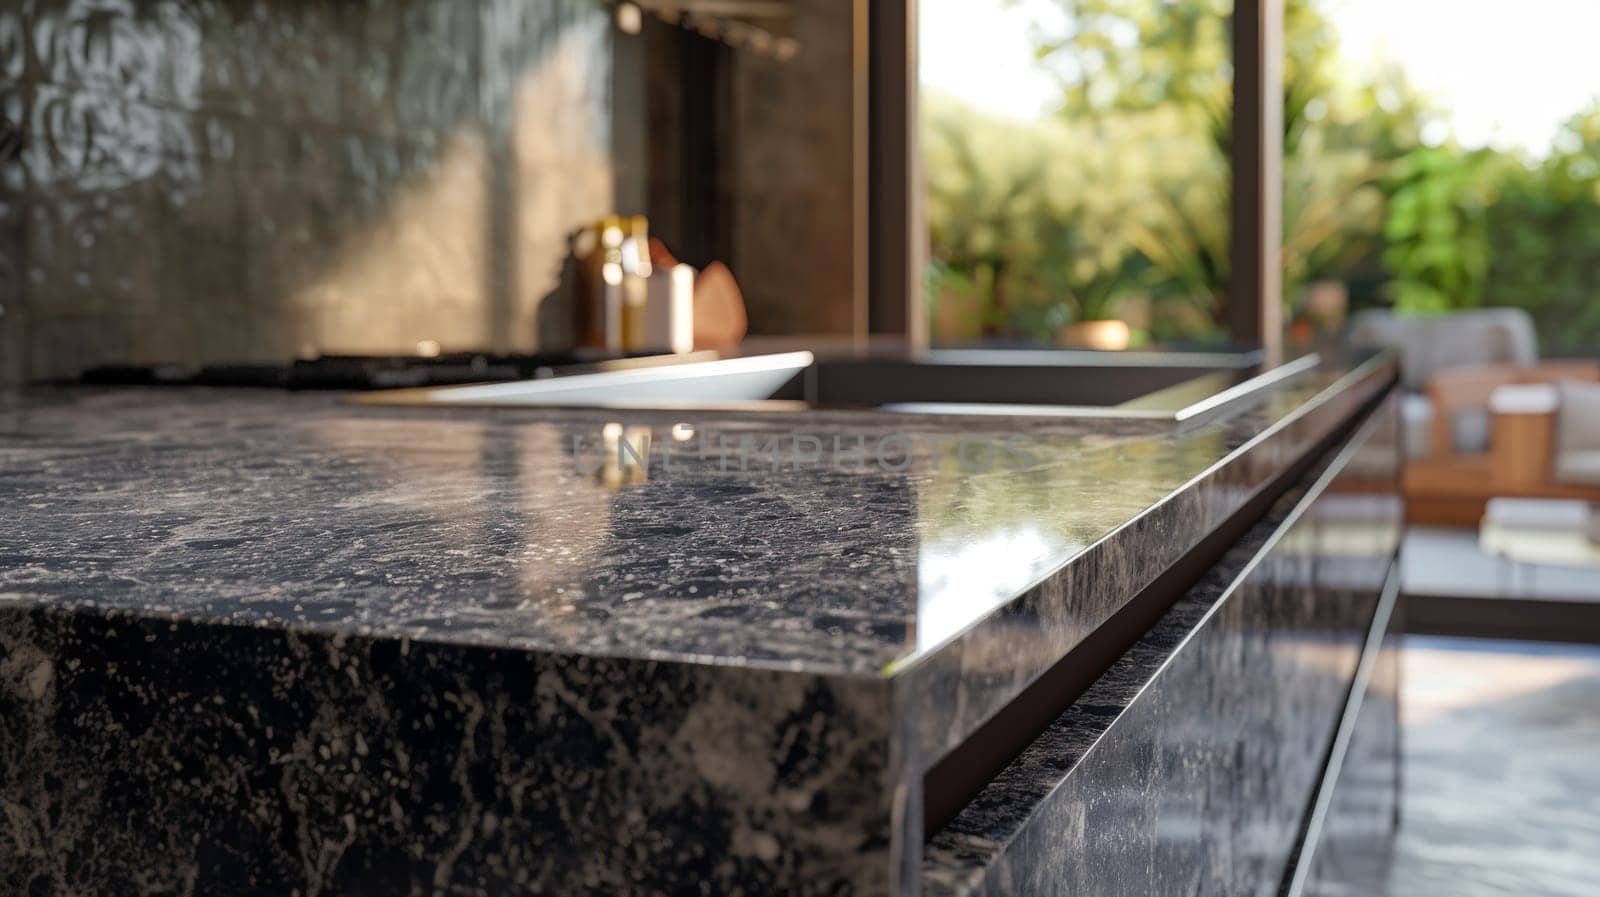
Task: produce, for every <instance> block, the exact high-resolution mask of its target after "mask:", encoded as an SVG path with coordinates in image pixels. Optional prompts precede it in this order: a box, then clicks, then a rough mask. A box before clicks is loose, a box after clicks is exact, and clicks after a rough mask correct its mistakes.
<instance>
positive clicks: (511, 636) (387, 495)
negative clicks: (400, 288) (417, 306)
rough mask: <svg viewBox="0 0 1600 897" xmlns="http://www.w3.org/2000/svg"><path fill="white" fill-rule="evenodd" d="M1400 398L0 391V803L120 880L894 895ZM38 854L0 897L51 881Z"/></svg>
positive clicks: (1345, 379) (335, 888) (1384, 363)
mask: <svg viewBox="0 0 1600 897" xmlns="http://www.w3.org/2000/svg"><path fill="white" fill-rule="evenodd" d="M1395 374H1396V367H1395V364H1394V362H1393V360H1392V358H1391V357H1389V356H1370V357H1366V358H1358V359H1349V360H1345V361H1339V362H1330V363H1327V364H1325V365H1324V366H1323V367H1321V368H1319V369H1317V370H1314V371H1308V372H1306V373H1304V374H1302V375H1300V376H1297V377H1295V378H1292V379H1288V380H1285V381H1282V382H1280V383H1278V384H1276V385H1274V386H1272V387H1271V388H1269V389H1268V390H1266V391H1264V392H1262V393H1260V394H1257V395H1255V396H1253V397H1252V398H1251V399H1249V400H1247V401H1248V402H1249V404H1241V405H1239V406H1231V407H1230V408H1228V409H1227V413H1226V416H1221V417H1214V418H1210V419H1205V418H1202V419H1196V420H1192V421H1189V422H1187V423H1184V424H1174V423H1168V422H1163V421H1160V420H1149V419H1145V420H1139V419H1133V420H1128V419H1123V420H1114V419H1098V418H1072V419H1055V420H1046V419H1040V418H1014V419H1007V418H994V417H986V418H957V417H948V418H937V417H928V416H911V415H892V414H882V413H867V412H860V413H839V412H833V413H813V412H807V413H795V414H767V415H756V414H746V415H735V414H728V415H725V416H720V417H707V418H705V419H699V420H691V421H684V420H682V418H681V417H679V416H675V415H670V414H664V413H645V412H609V413H602V412H589V411H556V410H551V411H535V410H490V409H456V410H443V409H437V408H402V407H384V406H357V405H352V404H349V403H347V402H346V401H344V400H343V399H342V398H341V397H339V396H330V395H325V394H324V395H306V394H294V393H277V392H264V391H240V390H233V391H229V390H208V389H182V390H157V389H139V388H129V389H105V388H97V389H91V388H54V389H32V390H26V391H20V392H19V391H13V392H9V393H0V507H3V508H4V510H5V513H3V514H0V661H4V662H0V704H3V705H4V708H0V709H5V713H3V714H0V723H3V725H0V742H3V744H0V747H5V748H6V750H7V751H8V752H9V753H8V756H10V757H14V758H15V763H14V764H13V768H14V769H15V770H16V773H15V775H14V776H12V778H10V779H4V780H0V796H7V795H9V796H7V799H8V800H14V801H15V802H16V805H17V806H27V807H29V808H30V810H29V812H30V813H31V814H32V815H31V816H30V817H29V818H30V819H37V820H39V821H38V822H37V825H36V826H35V828H38V827H40V826H42V827H45V828H48V827H49V826H50V825H54V824H55V823H54V822H52V820H53V819H55V816H54V815H52V814H54V813H55V811H54V810H52V809H51V807H53V806H54V805H55V804H54V803H53V802H54V800H55V798H54V797H52V796H51V795H50V794H49V793H36V791H35V790H32V789H33V786H32V785H31V784H30V783H33V782H37V781H40V780H42V779H43V778H46V777H55V780H58V781H75V782H78V783H80V784H79V786H77V787H78V788H79V790H80V791H82V792H83V793H84V794H85V795H88V797H84V798H83V800H82V801H81V812H79V813H77V814H76V815H74V816H73V818H72V823H71V824H72V826H73V827H72V829H71V831H70V832H64V833H62V834H61V835H60V837H61V838H62V839H64V841H63V843H67V844H70V845H77V847H74V849H79V848H81V849H83V850H87V851H90V852H95V855H97V856H98V855H101V854H104V855H105V856H106V857H108V858H109V859H108V860H107V861H106V863H105V864H101V866H94V868H95V869H98V870H99V871H96V872H94V873H93V874H95V875H103V878H104V881H106V882H110V883H113V884H115V883H118V882H122V880H123V879H122V878H121V877H119V876H121V875H122V872H119V871H118V870H123V869H126V868H138V867H142V866H149V865H150V864H152V863H155V864H157V865H158V866H159V867H160V869H161V870H168V871H171V875H172V876H173V877H174V880H177V879H184V880H192V879H185V878H184V876H199V877H201V878H203V879H205V880H207V881H211V882H213V883H219V886H220V883H230V884H229V885H228V886H229V887H233V886H234V885H238V886H239V887H243V886H244V885H243V884H241V883H245V882H259V881H261V880H264V879H263V878H262V876H267V877H268V878H270V879H272V880H277V881H281V882H283V883H284V885H283V888H282V890H281V892H283V893H288V892H290V891H291V890H292V889H293V888H299V889H300V892H301V893H318V892H324V893H345V892H349V893H356V892H358V890H351V889H359V888H366V887H368V886H369V885H370V884H371V883H372V882H374V881H378V880H385V881H387V880H389V879H388V878H387V877H386V876H394V877H396V878H395V882H396V883H395V885H394V888H393V889H395V890H405V889H406V887H402V886H401V885H402V883H403V882H402V880H403V881H409V882H412V883H415V882H419V881H432V882H434V883H435V884H437V883H438V882H440V881H454V882H472V883H474V884H471V886H470V887H467V886H466V885H463V887H466V888H467V889H466V890H460V891H459V892H460V893H474V894H476V893H483V894H488V893H606V894H613V893H698V892H702V891H704V890H705V889H707V888H709V889H710V891H711V892H715V893H729V894H732V893H763V894H765V893H797V894H813V893H815V894H839V893H855V894H862V895H887V894H902V893H915V892H916V889H917V887H918V885H917V881H918V879H919V878H920V876H921V875H922V865H921V856H922V852H923V851H922V846H923V842H924V836H923V825H924V819H925V818H928V819H935V820H936V819H937V818H938V814H939V813H940V812H943V811H942V810H941V809H939V806H940V805H941V804H942V803H949V802H952V801H956V800H959V799H960V794H961V788H962V787H963V786H960V785H959V784H951V783H950V780H948V779H947V778H945V777H944V775H943V773H942V770H943V769H945V768H947V767H948V766H949V764H948V763H946V762H945V761H946V760H949V761H950V763H955V762H956V760H957V759H959V758H961V757H962V756H963V752H964V751H965V750H966V748H969V747H971V746H972V745H973V744H978V743H981V742H983V741H984V738H983V737H982V733H985V732H992V731H994V727H993V726H989V725H987V724H988V723H990V722H991V721H992V720H995V719H996V715H997V714H1000V713H1002V712H1004V713H1009V712H1011V710H1013V709H1014V708H1015V707H1017V706H1018V705H1019V704H1023V703H1026V702H1025V701H1019V700H1018V699H1019V696H1023V695H1024V694H1025V693H1033V692H1036V691H1037V689H1036V688H1033V686H1034V685H1035V684H1036V683H1041V682H1043V681H1044V680H1042V679H1041V677H1044V676H1045V674H1046V673H1047V672H1051V671H1053V670H1055V669H1058V668H1059V667H1058V665H1060V664H1061V662H1062V660H1063V658H1067V657H1069V656H1077V655H1075V654H1073V652H1075V651H1076V650H1077V649H1078V648H1080V647H1082V646H1084V645H1086V644H1089V643H1090V640H1091V639H1093V638H1094V637H1095V636H1097V635H1098V634H1103V633H1109V632H1111V631H1112V630H1113V629H1115V627H1114V626H1112V627H1109V628H1108V627H1107V624H1108V622H1113V621H1114V620H1116V619H1118V617H1119V614H1121V612H1122V611H1124V610H1126V609H1127V608H1128V607H1129V606H1130V602H1132V601H1133V600H1134V598H1135V596H1137V595H1140V594H1141V593H1144V592H1145V591H1146V590H1148V589H1151V587H1152V586H1154V585H1156V583H1157V580H1158V579H1159V578H1161V577H1162V576H1163V575H1165V573H1166V572H1167V571H1169V570H1172V569H1175V568H1176V567H1177V566H1178V565H1180V564H1181V563H1186V562H1187V561H1188V560H1189V559H1192V558H1193V557H1195V556H1197V555H1200V554H1203V553H1204V551H1203V550H1202V549H1201V543H1203V542H1205V541H1206V540H1207V538H1208V536H1210V535H1211V534H1212V533H1214V532H1217V531H1218V530H1219V529H1221V528H1223V527H1224V526H1225V524H1226V523H1228V522H1229V521H1230V520H1231V519H1233V518H1236V517H1240V516H1247V515H1242V514H1241V513H1240V512H1241V511H1243V510H1245V509H1246V508H1247V507H1254V505H1253V503H1254V502H1255V500H1256V499H1257V498H1264V497H1267V496H1270V495H1272V494H1273V488H1275V486H1274V484H1277V483H1280V482H1283V481H1285V480H1287V479H1288V478H1289V477H1290V476H1291V475H1298V472H1299V471H1300V470H1301V469H1303V467H1304V465H1306V464H1309V463H1311V462H1312V461H1314V460H1315V459H1316V458H1317V457H1319V453H1320V452H1321V450H1322V449H1324V448H1325V447H1327V446H1329V445H1331V444H1332V443H1333V441H1334V440H1336V439H1337V438H1339V437H1340V436H1341V435H1342V434H1344V433H1346V432H1348V431H1349V429H1350V428H1351V427H1352V426H1354V425H1355V423H1356V422H1357V421H1359V420H1361V419H1362V418H1363V416H1364V412H1365V410H1366V409H1368V408H1370V407H1372V403H1373V401H1374V400H1375V399H1377V398H1378V397H1379V396H1381V395H1383V394H1384V393H1385V392H1386V391H1387V390H1388V389H1389V388H1390V387H1391V385H1392V383H1393V382H1394V378H1395ZM630 449H631V451H630ZM1252 513H1256V514H1260V513H1265V512H1264V511H1263V510H1259V509H1258V510H1256V511H1253V512H1252ZM975 736H976V737H975ZM958 747H961V748H962V749H963V751H962V752H955V753H952V752H953V751H955V749H957V748H958ZM175 770H195V771H197V772H195V773H194V774H190V773H188V772H185V773H184V777H179V778H176V779H175V778H174V771H175ZM199 770H205V772H204V774H201V773H200V772H198V771H199ZM927 782H936V783H938V785H937V787H934V786H932V785H927V784H926V783H927ZM530 789H531V790H530ZM75 793H76V792H75ZM444 795H448V796H449V797H448V799H445V797H444ZM75 799H77V798H75ZM152 801H158V802H161V804H162V806H163V807H164V809H162V810H160V811H159V812H158V813H157V814H156V818H157V820H158V821H159V824H150V825H143V824H133V823H131V822H130V820H133V819H135V818H136V817H138V816H139V815H140V813H143V812H144V811H142V810H141V811H139V813H133V814H130V811H128V810H127V809H126V807H128V806H139V807H147V806H150V805H151V802H152ZM30 825H33V823H30ZM218 825H222V826H224V829H225V832H226V834H225V835H223V836H219V837H213V836H212V835H211V834H210V833H211V832H213V830H214V829H216V827H217V826H218ZM39 830H41V831H42V830H43V829H42V828H39ZM18 831H19V832H21V834H17V833H16V832H13V833H11V834H12V835H13V836H14V837H16V838H20V839H21V840H17V842H16V844H14V845H13V846H12V847H11V848H9V849H7V848H5V847H4V845H3V843H0V880H6V878H5V876H6V874H7V868H8V867H7V865H6V864H7V863H8V862H11V863H13V867H12V870H11V871H13V872H15V873H16V876H20V877H18V878H17V880H22V881H26V880H30V879H31V878H32V877H33V876H35V875H36V868H37V865H38V863H39V862H43V860H40V859H39V858H40V857H44V858H49V857H52V856H57V855H61V856H67V855H68V854H63V853H61V851H60V850H56V849H54V848H49V849H46V848H44V847H39V848H37V849H35V846H30V845H35V841H34V840H30V839H32V836H31V835H28V834H27V833H28V832H31V831H34V828H25V829H19V830H18ZM310 831H315V832H321V833H322V834H321V835H318V836H317V837H318V839H321V840H318V839H313V841H315V843H317V844H323V845H334V846H335V847H337V849H335V850H334V855H333V858H332V859H329V858H327V857H323V858H322V859H318V857H322V856H323V855H322V854H321V853H315V852H314V853H315V856H312V857H311V858H310V859H308V858H307V856H308V855H307V854H305V852H304V851H305V844H307V843H312V842H307V841H306V840H305V838H307V837H310V836H309V835H307V834H306V833H307V832H310ZM462 832H466V833H476V834H472V835H471V836H470V837H469V836H468V835H463V834H460V833H462ZM453 833H454V834H453ZM6 834H7V832H6V831H5V830H4V829H3V828H0V842H3V841H4V836H5V835H6ZM24 836H26V837H24ZM106 838H111V839H112V840H113V841H114V842H115V844H114V845H113V846H111V847H106V846H105V845H104V844H103V843H102V842H104V841H105V839H106ZM297 844H298V845H300V849H290V848H291V847H293V845H297ZM196 845H201V846H198V847H197V846H196ZM338 845H346V846H347V847H348V850H346V849H345V848H344V847H338ZM351 845H354V846H351ZM329 849H333V848H329ZM463 851H465V852H463ZM339 857H342V859H339ZM135 858H138V859H135ZM97 862H98V861H97ZM130 864H131V866H130ZM91 865H93V864H91ZM102 866H103V867H104V868H102ZM413 867H414V868H413ZM85 868H89V867H85ZM185 870H187V871H185ZM86 874H87V873H86ZM163 874H165V872H163ZM16 876H14V877H16ZM639 876H646V878H647V879H648V881H646V880H644V879H641V878H639ZM106 887H107V888H108V890H102V891H99V892H96V893H129V892H130V891H128V890H127V889H126V888H124V887H123V886H122V885H121V884H115V886H114V887H113V885H112V884H108V885H107V886H106ZM341 887H342V888H345V890H339V888H341ZM163 892H164V891H163ZM222 892H225V891H217V893H222ZM226 892H228V893H234V892H240V891H237V890H233V891H226ZM359 892H361V893H366V891H365V890H359ZM454 892H455V891H453V893H454ZM85 893H88V891H86V892H85ZM263 893H265V892H263ZM272 893H278V891H272Z"/></svg>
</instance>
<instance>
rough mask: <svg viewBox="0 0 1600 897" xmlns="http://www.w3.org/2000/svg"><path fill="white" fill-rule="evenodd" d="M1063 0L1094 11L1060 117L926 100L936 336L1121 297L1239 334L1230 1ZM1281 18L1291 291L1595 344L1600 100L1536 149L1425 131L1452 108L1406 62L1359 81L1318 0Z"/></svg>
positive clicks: (1091, 308)
mask: <svg viewBox="0 0 1600 897" xmlns="http://www.w3.org/2000/svg"><path fill="white" fill-rule="evenodd" d="M1060 2H1061V3H1062V5H1063V6H1064V7H1065V10H1066V12H1067V16H1066V21H1068V22H1070V23H1075V25H1074V26H1072V27H1070V29H1069V33H1064V34H1041V35H1040V36H1039V40H1038V61H1039V64H1040V65H1042V66H1045V67H1047V68H1048V70H1050V71H1051V72H1053V73H1055V74H1056V75H1057V77H1058V78H1059V80H1060V83H1061V88H1062V91H1061V96H1062V99H1061V107H1060V112H1059V114H1058V115H1056V116H1054V117H1053V118H1051V119H1050V120H1047V121H1043V122H1018V121H1012V120H1005V119H999V118H996V117H994V116H990V115H986V114H985V113H983V112H982V111H980V110H976V109H973V108H970V107H968V106H965V105H963V104H962V103H960V102H958V101H955V100H953V99H950V98H948V97H942V96H939V95H931V96H927V97H925V100H924V112H923V122H924V124H923V128H924V133H923V142H924V143H923V145H924V157H925V164H926V171H927V178H928V190H929V193H928V205H927V214H928V223H929V230H930V236H931V240H932V262H931V264H930V267H929V282H928V287H929V289H928V291H927V294H928V297H929V303H930V308H929V311H930V317H931V320H932V322H933V332H934V334H935V337H936V339H939V340H942V341H945V342H963V341H970V340H976V339H1012V340H1029V341H1041V342H1044V341H1049V340H1050V339H1052V337H1053V335H1054V334H1055V333H1056V332H1057V331H1058V330H1059V329H1060V328H1061V327H1062V326H1064V325H1066V324H1069V323H1071V322H1074V321H1080V320H1094V319H1097V318H1105V317H1123V318H1126V319H1128V320H1130V321H1131V322H1133V323H1134V324H1135V326H1136V332H1137V333H1138V334H1139V335H1140V337H1142V338H1154V339H1159V340H1164V341H1196V340H1202V341H1203V340H1208V339H1217V338H1220V334H1221V328H1220V326H1219V324H1218V321H1219V319H1220V313H1221V309H1222V308H1223V306H1224V303H1225V302H1226V299H1227V286H1228V274H1229V272H1228V190H1229V180H1228V170H1227V155H1228V140H1229V137H1228V134H1229V110H1228V105H1229V99H1228V97H1229V82H1230V74H1229V52H1228V33H1227V28H1228V22H1227V15H1228V11H1229V7H1230V6H1231V4H1228V3H1224V2H1218V0H1060ZM1285 32H1286V33H1285V41H1286V45H1287V48H1288V52H1287V53H1286V54H1285V94H1286V96H1285V103H1284V147H1285V172H1284V178H1285V184H1284V188H1285V189H1284V199H1285V208H1284V235H1283V247H1284V267H1285V272H1284V273H1285V290H1284V292H1285V296H1286V301H1288V302H1289V303H1290V304H1291V306H1295V305H1296V304H1297V303H1298V302H1299V299H1300V297H1301V296H1302V295H1304V293H1305V289H1304V288H1305V286H1306V285H1308V284H1310V283H1312V282H1316V281H1328V280H1333V281H1339V282H1341V283H1343V284H1345V286H1346V288H1347V290H1348V293H1349V295H1350V297H1351V300H1352V302H1353V304H1356V305H1363V304H1378V303H1383V304H1393V305H1394V306H1395V307H1397V308H1400V309H1402V310H1405V311H1412V312H1419V313H1423V312H1437V311H1446V310H1450V309H1455V308H1467V307H1472V306H1476V305H1480V304H1496V305H1500V304H1509V305H1519V306H1522V307H1526V308H1528V309H1529V310H1530V311H1531V312H1532V313H1533V314H1534V316H1535V319H1536V320H1537V321H1538V322H1539V325H1540V329H1541V336H1542V338H1543V340H1544V344H1545V346H1546V351H1547V352H1550V353H1556V352H1559V351H1563V350H1565V351H1573V350H1578V349H1581V348H1583V347H1584V346H1591V347H1592V346H1593V345H1595V344H1596V343H1597V342H1600V161H1597V160H1600V108H1597V109H1594V110H1589V111H1588V112H1587V113H1585V114H1583V115H1581V116H1579V117H1577V118H1575V119H1574V120H1573V122H1572V123H1571V125H1570V126H1569V128H1568V130H1567V132H1566V133H1564V134H1563V135H1562V137H1561V139H1560V140H1559V141H1558V144H1557V147H1556V148H1555V150H1554V151H1553V152H1552V154H1551V155H1550V156H1549V157H1548V158H1547V159H1545V160H1542V161H1539V162H1535V163H1530V162H1526V161H1524V160H1522V159H1521V158H1519V157H1516V156H1514V155H1509V154H1505V153H1499V152H1496V151H1493V150H1474V151H1466V150H1463V149H1461V148H1459V147H1457V146H1454V145H1452V144H1450V143H1448V142H1446V143H1443V144H1441V145H1437V146H1430V145H1428V144H1427V143H1425V142H1424V140H1423V138H1422V135H1423V133H1424V132H1425V131H1426V130H1428V129H1429V128H1433V129H1436V130H1437V129H1439V128H1441V127H1442V124H1443V120H1442V117H1441V114H1440V113H1439V111H1438V110H1435V109H1433V108H1432V107H1431V106H1430V105H1429V104H1428V102H1427V100H1426V98H1424V97H1422V96H1421V95H1420V94H1419V93H1418V92H1417V91H1416V90H1414V89H1413V88H1412V87H1411V86H1410V85H1409V84H1408V83H1407V82H1406V80H1405V77H1404V74H1403V72H1402V71H1401V70H1400V69H1399V68H1398V67H1390V68H1388V69H1386V70H1385V71H1383V72H1381V73H1380V75H1379V76H1378V77H1377V78H1375V79H1366V80H1362V81H1357V80H1356V78H1355V77H1354V76H1353V75H1352V74H1351V72H1350V71H1349V70H1348V68H1347V67H1346V66H1345V64H1344V62H1343V60H1342V58H1341V56H1340V50H1339V45H1338V39H1337V35H1336V34H1335V32H1334V29H1333V27H1332V26H1331V25H1330V23H1329V22H1328V21H1327V19H1326V18H1325V17H1324V16H1323V15H1322V14H1321V13H1320V12H1319V11H1318V9H1317V7H1316V5H1315V3H1314V2H1311V0H1288V3H1287V9H1286V17H1285ZM1295 310H1296V309H1295V308H1291V309H1290V313H1291V314H1293V313H1294V311H1295Z"/></svg>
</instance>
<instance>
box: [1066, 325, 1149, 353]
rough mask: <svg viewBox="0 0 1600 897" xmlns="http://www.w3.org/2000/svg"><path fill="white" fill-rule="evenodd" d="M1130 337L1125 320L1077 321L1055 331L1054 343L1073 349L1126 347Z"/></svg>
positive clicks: (1131, 335)
mask: <svg viewBox="0 0 1600 897" xmlns="http://www.w3.org/2000/svg"><path fill="white" fill-rule="evenodd" d="M1132 337H1133V332H1132V331H1131V330H1129V329H1128V322H1127V321H1079V322H1078V323H1076V324H1069V325H1067V326H1066V327H1063V328H1061V329H1060V330H1058V331H1056V345H1058V346H1067V347H1070V348H1073V349H1126V348H1128V343H1129V341H1130V340H1131V339H1132Z"/></svg>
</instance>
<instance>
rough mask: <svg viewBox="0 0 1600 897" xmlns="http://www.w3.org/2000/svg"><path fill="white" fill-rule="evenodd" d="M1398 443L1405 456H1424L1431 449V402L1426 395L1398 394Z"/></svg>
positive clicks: (1426, 455)
mask: <svg viewBox="0 0 1600 897" xmlns="http://www.w3.org/2000/svg"><path fill="white" fill-rule="evenodd" d="M1400 445H1401V447H1402V448H1403V449H1404V450H1405V454H1406V457H1407V458H1426V457H1428V453H1429V452H1431V451H1432V450H1433V403H1432V402H1430V401H1429V400H1428V397H1427V396H1419V395H1413V394H1405V395H1401V396H1400Z"/></svg>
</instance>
